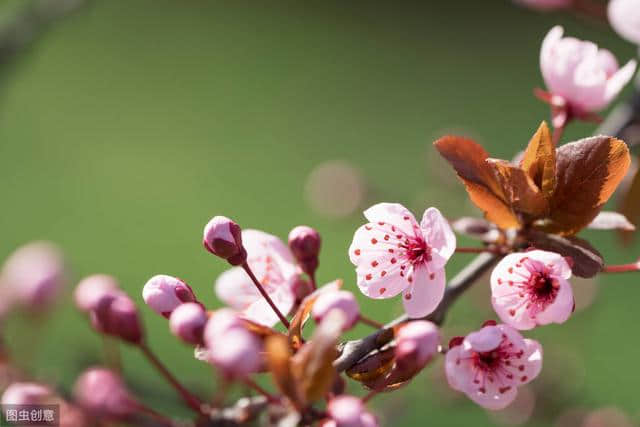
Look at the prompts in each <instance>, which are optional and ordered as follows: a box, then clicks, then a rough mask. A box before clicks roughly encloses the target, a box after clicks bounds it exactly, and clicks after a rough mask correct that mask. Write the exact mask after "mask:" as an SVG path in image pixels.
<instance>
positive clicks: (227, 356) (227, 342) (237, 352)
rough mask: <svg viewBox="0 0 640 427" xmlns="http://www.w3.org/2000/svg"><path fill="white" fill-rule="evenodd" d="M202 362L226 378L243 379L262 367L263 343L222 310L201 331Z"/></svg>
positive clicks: (234, 317)
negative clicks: (203, 354)
mask: <svg viewBox="0 0 640 427" xmlns="http://www.w3.org/2000/svg"><path fill="white" fill-rule="evenodd" d="M204 342H205V345H206V354H205V356H204V357H205V359H206V360H207V361H208V362H210V363H211V364H213V365H214V366H216V367H217V368H218V369H220V370H221V371H222V373H224V374H225V375H226V376H227V377H228V378H238V377H244V376H246V375H248V374H250V373H252V372H256V371H257V370H258V369H259V368H260V366H261V365H262V358H261V356H260V352H261V350H262V343H261V342H260V340H259V339H258V338H257V337H256V336H255V335H254V334H253V333H251V332H250V331H249V330H248V329H247V328H246V327H245V325H244V323H243V322H242V320H241V319H240V317H239V316H238V314H237V313H235V312H234V311H233V310H231V309H228V308H223V309H221V310H218V311H216V312H215V313H214V314H213V316H211V317H210V318H209V320H208V321H207V324H206V326H205V328H204Z"/></svg>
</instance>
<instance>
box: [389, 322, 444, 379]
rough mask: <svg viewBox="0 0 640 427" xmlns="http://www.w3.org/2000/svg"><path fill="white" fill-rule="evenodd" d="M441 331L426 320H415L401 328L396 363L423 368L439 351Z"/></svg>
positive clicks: (398, 335) (402, 365)
mask: <svg viewBox="0 0 640 427" xmlns="http://www.w3.org/2000/svg"><path fill="white" fill-rule="evenodd" d="M439 344H440V332H439V331H438V327H437V326H436V325H434V324H433V323H431V322H429V321H426V320H415V321H412V322H409V323H407V324H406V325H404V326H403V327H401V328H400V330H399V331H398V333H397V334H396V349H395V354H396V364H397V365H398V366H399V367H400V368H401V369H402V368H404V367H407V368H421V367H423V366H424V365H426V364H427V363H428V362H429V361H430V360H431V358H432V357H433V355H434V354H435V353H436V352H437V351H438V345H439Z"/></svg>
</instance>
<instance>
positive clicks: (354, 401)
mask: <svg viewBox="0 0 640 427" xmlns="http://www.w3.org/2000/svg"><path fill="white" fill-rule="evenodd" d="M327 413H328V415H329V417H330V419H329V420H327V421H326V422H325V423H324V424H322V426H323V427H377V426H378V421H377V420H376V417H375V416H373V414H371V413H370V412H367V410H366V409H365V407H364V405H363V403H362V399H359V398H357V397H354V396H346V395H342V396H338V397H336V398H333V399H331V401H330V402H329V404H328V405H327Z"/></svg>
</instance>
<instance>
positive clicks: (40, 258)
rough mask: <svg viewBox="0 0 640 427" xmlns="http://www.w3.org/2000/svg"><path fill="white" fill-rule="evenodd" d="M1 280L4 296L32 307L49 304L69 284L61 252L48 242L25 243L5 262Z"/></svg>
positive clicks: (0, 276)
mask: <svg viewBox="0 0 640 427" xmlns="http://www.w3.org/2000/svg"><path fill="white" fill-rule="evenodd" d="M0 282H1V283H2V286H3V287H4V288H5V289H4V291H3V292H2V293H3V297H5V298H9V299H11V300H13V301H16V302H18V303H20V304H22V305H24V306H25V307H28V308H32V309H37V308H40V307H42V306H46V305H49V304H51V303H52V302H53V300H54V299H55V297H56V296H57V295H58V293H59V292H60V291H61V290H62V288H63V286H64V285H65V283H66V272H65V265H64V259H63V256H62V252H61V251H60V249H59V248H58V247H57V246H55V245H54V244H52V243H49V242H33V243H29V244H27V245H24V246H22V247H20V248H18V249H17V250H16V251H15V252H13V253H12V254H11V255H10V256H9V258H7V260H6V261H5V263H4V266H3V267H2V272H0Z"/></svg>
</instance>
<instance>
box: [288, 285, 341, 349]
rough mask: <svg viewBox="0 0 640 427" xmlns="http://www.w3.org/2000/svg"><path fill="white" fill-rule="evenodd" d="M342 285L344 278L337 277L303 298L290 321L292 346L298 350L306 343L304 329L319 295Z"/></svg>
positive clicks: (336, 289) (290, 341) (337, 288)
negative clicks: (303, 335)
mask: <svg viewBox="0 0 640 427" xmlns="http://www.w3.org/2000/svg"><path fill="white" fill-rule="evenodd" d="M341 287H342V280H340V279H337V280H334V281H333V282H331V283H327V284H326V285H324V286H323V287H321V288H319V289H317V290H316V291H315V292H313V293H312V294H310V295H308V296H307V297H306V298H305V299H303V300H302V302H301V303H300V307H298V311H296V314H295V315H294V316H293V318H292V319H291V322H290V323H289V343H290V345H291V348H293V349H296V350H297V349H299V348H300V346H302V344H303V343H304V339H303V338H302V329H303V328H304V325H305V323H306V322H307V320H309V315H310V314H311V310H312V309H313V304H314V303H315V302H316V300H317V299H318V297H319V296H320V295H321V294H322V293H324V292H334V291H338V290H340V288H341Z"/></svg>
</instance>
